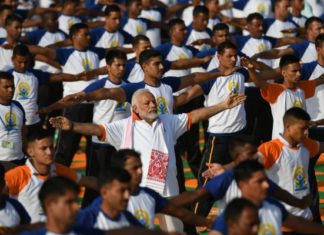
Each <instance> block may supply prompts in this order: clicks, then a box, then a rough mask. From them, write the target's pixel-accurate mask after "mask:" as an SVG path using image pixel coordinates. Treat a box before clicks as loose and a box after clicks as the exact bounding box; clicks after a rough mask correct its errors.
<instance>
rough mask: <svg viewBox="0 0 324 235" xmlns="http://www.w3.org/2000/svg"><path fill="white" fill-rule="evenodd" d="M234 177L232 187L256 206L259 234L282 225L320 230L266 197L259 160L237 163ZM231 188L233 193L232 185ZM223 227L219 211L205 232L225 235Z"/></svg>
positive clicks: (322, 229)
mask: <svg viewBox="0 0 324 235" xmlns="http://www.w3.org/2000/svg"><path fill="white" fill-rule="evenodd" d="M234 177H235V181H236V183H237V185H236V190H237V189H240V191H241V192H242V197H243V198H246V199H248V200H250V201H251V202H252V203H253V204H255V206H257V207H258V208H259V219H260V226H259V231H258V232H259V233H262V232H268V231H271V232H272V233H275V234H281V227H282V225H284V226H287V227H290V228H292V229H294V230H295V231H296V232H298V233H305V234H318V233H323V232H324V227H323V226H322V225H318V224H314V223H312V222H310V221H309V220H306V219H304V218H302V217H298V216H295V215H292V214H290V213H289V212H288V211H287V210H286V209H285V208H284V206H283V205H282V204H280V203H279V202H278V201H275V200H274V199H267V196H268V189H269V183H268V180H267V177H266V173H265V171H264V167H263V166H262V165H261V164H260V163H259V162H257V161H255V160H254V161H244V162H241V163H240V164H239V165H237V166H236V167H235V168H234ZM232 190H233V191H232V192H235V188H234V187H232ZM237 196H238V195H237ZM230 200H231V199H229V200H228V201H227V203H229V202H230ZM226 226H227V224H226V223H225V218H224V214H221V215H220V216H219V217H218V218H217V219H216V221H215V222H214V224H213V230H212V231H211V232H210V233H209V234H210V235H219V234H223V235H225V234H228V231H227V228H226Z"/></svg>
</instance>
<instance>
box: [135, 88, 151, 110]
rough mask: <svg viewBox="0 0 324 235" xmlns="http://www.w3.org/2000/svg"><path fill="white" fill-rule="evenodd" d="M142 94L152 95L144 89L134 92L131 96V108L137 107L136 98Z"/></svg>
mask: <svg viewBox="0 0 324 235" xmlns="http://www.w3.org/2000/svg"><path fill="white" fill-rule="evenodd" d="M144 93H149V94H151V95H152V93H151V92H150V91H149V90H148V89H145V88H141V89H138V90H137V91H135V92H134V94H133V96H132V106H134V105H136V106H137V105H138V98H139V97H140V96H141V95H142V94H144Z"/></svg>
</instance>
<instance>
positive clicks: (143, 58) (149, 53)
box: [139, 49, 162, 67]
mask: <svg viewBox="0 0 324 235" xmlns="http://www.w3.org/2000/svg"><path fill="white" fill-rule="evenodd" d="M154 57H161V58H162V54H161V53H160V52H159V51H157V50H154V49H150V50H146V51H143V52H142V53H141V54H140V56H139V64H140V65H141V67H143V64H144V63H146V62H147V61H149V60H150V59H151V58H154Z"/></svg>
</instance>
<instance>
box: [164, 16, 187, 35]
mask: <svg viewBox="0 0 324 235" xmlns="http://www.w3.org/2000/svg"><path fill="white" fill-rule="evenodd" d="M178 24H182V25H185V23H184V21H183V20H182V19H179V18H174V19H172V20H170V21H169V23H168V28H169V33H170V32H171V30H172V29H173V27H174V26H176V25H178Z"/></svg>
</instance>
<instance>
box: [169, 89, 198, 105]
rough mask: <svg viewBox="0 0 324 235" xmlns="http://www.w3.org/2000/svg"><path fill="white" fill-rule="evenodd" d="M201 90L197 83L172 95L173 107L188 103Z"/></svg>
mask: <svg viewBox="0 0 324 235" xmlns="http://www.w3.org/2000/svg"><path fill="white" fill-rule="evenodd" d="M202 93H203V91H202V89H201V87H200V86H199V85H194V86H193V87H191V88H190V89H189V90H188V91H186V92H183V93H181V94H180V95H178V96H176V97H174V99H173V107H174V108H177V107H180V106H181V105H184V104H186V103H188V102H189V101H191V100H193V99H194V98H196V97H198V96H200V95H202Z"/></svg>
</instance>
